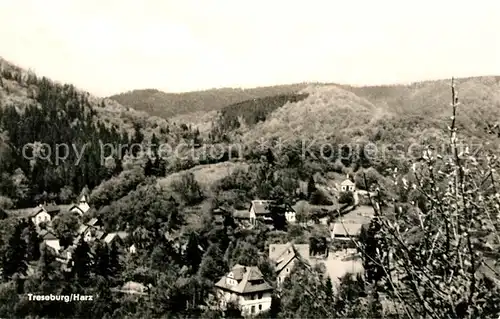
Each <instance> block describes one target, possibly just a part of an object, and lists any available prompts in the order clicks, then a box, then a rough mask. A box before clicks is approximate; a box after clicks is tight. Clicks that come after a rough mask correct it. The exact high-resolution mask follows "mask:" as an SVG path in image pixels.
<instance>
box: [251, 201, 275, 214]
mask: <svg viewBox="0 0 500 319" xmlns="http://www.w3.org/2000/svg"><path fill="white" fill-rule="evenodd" d="M269 204H271V201H268V200H253V201H252V207H253V210H254V212H255V215H264V214H268V213H269Z"/></svg>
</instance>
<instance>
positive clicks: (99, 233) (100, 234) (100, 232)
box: [95, 230, 106, 239]
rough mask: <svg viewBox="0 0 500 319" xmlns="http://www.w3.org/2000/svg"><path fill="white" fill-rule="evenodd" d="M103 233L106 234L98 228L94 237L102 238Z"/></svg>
mask: <svg viewBox="0 0 500 319" xmlns="http://www.w3.org/2000/svg"><path fill="white" fill-rule="evenodd" d="M104 235H106V233H105V232H103V231H101V230H98V231H96V232H95V238H97V239H102V238H103V237H104Z"/></svg>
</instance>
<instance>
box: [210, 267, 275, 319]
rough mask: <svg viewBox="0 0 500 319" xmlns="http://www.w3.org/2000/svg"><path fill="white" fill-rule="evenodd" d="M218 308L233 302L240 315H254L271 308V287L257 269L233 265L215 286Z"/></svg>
mask: <svg viewBox="0 0 500 319" xmlns="http://www.w3.org/2000/svg"><path fill="white" fill-rule="evenodd" d="M215 287H216V289H217V299H218V301H219V306H220V307H221V308H222V309H225V308H226V307H227V305H228V303H231V302H234V303H235V304H236V305H237V306H238V307H239V308H240V309H241V313H242V315H256V314H258V313H261V312H264V311H268V310H269V309H270V308H271V300H272V292H273V287H272V286H271V285H270V284H269V283H267V282H266V281H265V280H264V277H263V275H262V273H261V272H260V270H259V268H257V267H254V266H252V267H247V266H243V265H239V264H238V265H235V266H234V267H233V268H232V269H231V271H229V273H228V274H226V275H225V276H223V277H222V278H221V279H220V280H219V281H218V282H217V283H216V284H215Z"/></svg>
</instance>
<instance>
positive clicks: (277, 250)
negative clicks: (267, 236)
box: [269, 242, 309, 272]
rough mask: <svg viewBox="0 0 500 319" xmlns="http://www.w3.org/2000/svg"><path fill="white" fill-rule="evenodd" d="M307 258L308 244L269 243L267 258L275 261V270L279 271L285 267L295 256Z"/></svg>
mask: <svg viewBox="0 0 500 319" xmlns="http://www.w3.org/2000/svg"><path fill="white" fill-rule="evenodd" d="M299 256H300V257H301V258H303V259H306V260H308V259H309V245H308V244H293V243H291V242H288V243H286V244H271V245H269V259H271V260H273V261H274V262H276V271H278V272H280V271H281V270H282V269H283V268H285V267H286V266H287V265H288V264H289V263H290V261H292V259H294V258H295V257H299Z"/></svg>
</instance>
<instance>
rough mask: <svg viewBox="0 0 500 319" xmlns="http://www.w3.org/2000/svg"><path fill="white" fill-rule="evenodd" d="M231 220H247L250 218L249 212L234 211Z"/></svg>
mask: <svg viewBox="0 0 500 319" xmlns="http://www.w3.org/2000/svg"><path fill="white" fill-rule="evenodd" d="M233 218H236V219H249V218H250V212H249V211H247V210H235V211H234V212H233Z"/></svg>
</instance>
